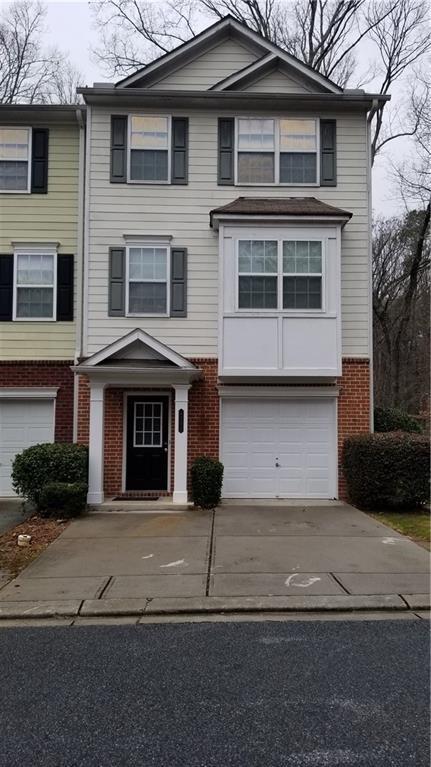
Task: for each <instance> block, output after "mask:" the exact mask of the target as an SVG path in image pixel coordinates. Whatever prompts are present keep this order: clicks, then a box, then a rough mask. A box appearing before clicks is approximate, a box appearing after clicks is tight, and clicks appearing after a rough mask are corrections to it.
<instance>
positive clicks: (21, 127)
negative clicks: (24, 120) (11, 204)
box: [0, 125, 33, 194]
mask: <svg viewBox="0 0 431 767" xmlns="http://www.w3.org/2000/svg"><path fill="white" fill-rule="evenodd" d="M1 127H2V128H7V129H8V130H26V131H27V133H28V158H27V189H1V188H0V194H30V192H31V157H32V151H33V146H32V141H33V131H32V129H31V128H28V127H27V126H26V125H2V126H1ZM4 162H8V160H4ZM11 162H14V161H13V160H11ZM18 162H24V160H22V159H21V158H18Z"/></svg>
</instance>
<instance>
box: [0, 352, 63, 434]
mask: <svg viewBox="0 0 431 767" xmlns="http://www.w3.org/2000/svg"><path fill="white" fill-rule="evenodd" d="M71 365H73V360H61V361H60V362H58V361H55V362H51V361H49V360H42V361H39V360H37V361H36V360H34V361H28V362H27V361H25V362H24V361H17V362H12V361H11V362H8V361H0V388H7V387H32V386H35V387H41V386H43V387H45V386H46V387H53V388H54V387H58V392H57V398H56V403H55V441H56V442H72V440H73V373H72V371H71V369H70V366H71Z"/></svg>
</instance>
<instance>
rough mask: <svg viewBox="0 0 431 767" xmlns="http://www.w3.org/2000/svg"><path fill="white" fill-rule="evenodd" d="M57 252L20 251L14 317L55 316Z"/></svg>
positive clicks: (16, 276)
mask: <svg viewBox="0 0 431 767" xmlns="http://www.w3.org/2000/svg"><path fill="white" fill-rule="evenodd" d="M55 280H56V255H55V254H54V253H51V254H40V253H38V254H35V253H16V254H15V291H14V319H16V320H29V319H33V320H55V298H56V296H55V292H56V289H55Z"/></svg>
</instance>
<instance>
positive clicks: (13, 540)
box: [0, 515, 68, 578]
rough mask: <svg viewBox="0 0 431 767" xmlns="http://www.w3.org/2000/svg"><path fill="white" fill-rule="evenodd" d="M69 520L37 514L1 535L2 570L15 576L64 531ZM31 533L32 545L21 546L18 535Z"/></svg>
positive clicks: (0, 567)
mask: <svg viewBox="0 0 431 767" xmlns="http://www.w3.org/2000/svg"><path fill="white" fill-rule="evenodd" d="M67 524H68V521H67V520H62V519H60V520H56V519H42V517H38V516H37V515H36V516H34V517H30V519H26V520H25V522H21V524H19V525H17V526H16V527H13V528H12V530H8V531H7V532H6V533H3V535H0V570H4V571H5V572H6V573H7V574H8V575H10V576H11V577H12V578H15V577H16V576H17V575H18V574H19V573H20V572H21V570H24V568H25V567H27V565H29V564H30V562H32V561H33V560H34V559H36V557H38V556H39V554H41V553H42V551H44V550H45V549H46V548H47V546H49V544H50V543H52V542H53V541H55V539H56V538H58V536H59V535H60V533H62V532H63V530H64V529H65V527H66V526H67ZM22 534H26V535H31V537H32V539H31V543H30V546H26V547H25V548H20V547H19V546H18V545H17V537H18V535H22Z"/></svg>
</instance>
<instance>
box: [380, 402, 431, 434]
mask: <svg viewBox="0 0 431 767" xmlns="http://www.w3.org/2000/svg"><path fill="white" fill-rule="evenodd" d="M374 429H375V431H378V432H383V431H410V432H416V433H417V434H421V432H422V429H421V427H420V425H419V424H418V422H417V421H415V419H414V418H412V417H411V415H409V414H408V413H406V412H405V411H404V410H400V409H399V408H396V407H376V408H374Z"/></svg>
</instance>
